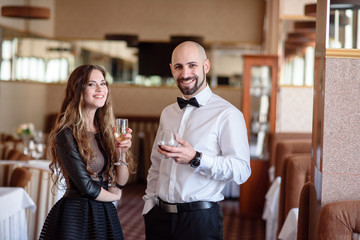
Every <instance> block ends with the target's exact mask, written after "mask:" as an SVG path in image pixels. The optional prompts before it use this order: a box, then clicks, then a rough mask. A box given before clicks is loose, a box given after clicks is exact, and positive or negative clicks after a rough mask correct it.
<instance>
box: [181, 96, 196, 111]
mask: <svg viewBox="0 0 360 240" xmlns="http://www.w3.org/2000/svg"><path fill="white" fill-rule="evenodd" d="M177 102H178V104H179V107H180V108H181V109H183V108H184V107H186V105H188V104H190V105H191V106H194V107H200V105H199V103H198V102H197V100H196V98H190V99H189V100H186V99H183V98H179V97H178V98H177Z"/></svg>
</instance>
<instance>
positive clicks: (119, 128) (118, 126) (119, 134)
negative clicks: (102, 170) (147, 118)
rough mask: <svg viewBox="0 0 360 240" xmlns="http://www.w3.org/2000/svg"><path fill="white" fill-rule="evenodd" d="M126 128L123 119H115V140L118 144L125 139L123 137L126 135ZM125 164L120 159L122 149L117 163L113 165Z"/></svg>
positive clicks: (126, 121)
mask: <svg viewBox="0 0 360 240" xmlns="http://www.w3.org/2000/svg"><path fill="white" fill-rule="evenodd" d="M127 128H128V120H127V119H125V118H116V119H115V138H116V140H117V141H118V142H121V141H124V140H125V139H126V137H123V135H124V134H126V129H127ZM122 163H123V164H125V161H124V160H123V159H122V149H121V148H120V156H119V162H115V163H114V164H115V165H121V164H122Z"/></svg>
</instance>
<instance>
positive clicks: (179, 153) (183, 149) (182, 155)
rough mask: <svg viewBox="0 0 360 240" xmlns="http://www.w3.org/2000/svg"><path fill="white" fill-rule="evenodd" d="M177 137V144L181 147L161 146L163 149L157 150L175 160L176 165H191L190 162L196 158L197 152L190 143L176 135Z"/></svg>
mask: <svg viewBox="0 0 360 240" xmlns="http://www.w3.org/2000/svg"><path fill="white" fill-rule="evenodd" d="M175 137H176V140H177V142H178V143H179V144H180V145H181V146H180V147H169V146H166V145H161V147H158V149H157V150H158V152H159V153H161V154H162V155H164V156H165V157H167V158H173V159H174V161H175V162H176V163H180V164H190V161H191V160H192V159H193V158H194V157H195V154H196V151H195V150H194V149H193V147H192V146H191V145H190V144H189V143H188V142H186V141H185V140H183V139H181V138H180V137H179V136H178V135H177V134H175Z"/></svg>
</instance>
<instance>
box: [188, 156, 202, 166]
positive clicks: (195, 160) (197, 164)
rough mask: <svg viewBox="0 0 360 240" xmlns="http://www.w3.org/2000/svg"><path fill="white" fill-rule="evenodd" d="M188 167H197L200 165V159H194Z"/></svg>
mask: <svg viewBox="0 0 360 240" xmlns="http://www.w3.org/2000/svg"><path fill="white" fill-rule="evenodd" d="M190 165H191V166H192V167H198V166H199V165H200V159H198V158H195V159H193V160H191V162H190Z"/></svg>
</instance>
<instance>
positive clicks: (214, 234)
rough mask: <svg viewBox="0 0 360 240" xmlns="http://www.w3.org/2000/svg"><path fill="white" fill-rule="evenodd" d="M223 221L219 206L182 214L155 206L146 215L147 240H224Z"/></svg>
mask: <svg viewBox="0 0 360 240" xmlns="http://www.w3.org/2000/svg"><path fill="white" fill-rule="evenodd" d="M223 220H224V215H223V213H222V211H221V208H220V205H219V204H216V205H215V206H213V207H212V208H209V209H203V210H197V211H191V212H180V213H168V212H165V211H164V210H163V209H161V208H160V207H159V206H158V205H155V207H153V208H152V209H151V210H150V211H149V212H148V213H147V214H146V215H145V234H146V240H211V239H214V240H215V239H216V240H223V239H224V226H223Z"/></svg>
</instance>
